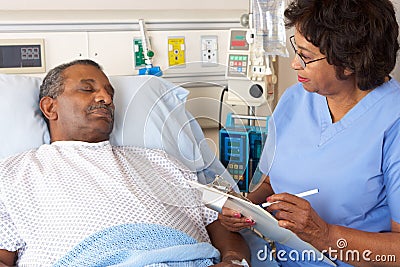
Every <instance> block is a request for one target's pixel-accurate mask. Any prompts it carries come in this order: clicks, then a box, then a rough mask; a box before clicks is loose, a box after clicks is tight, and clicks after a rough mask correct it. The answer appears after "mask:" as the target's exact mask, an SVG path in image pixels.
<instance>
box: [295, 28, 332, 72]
mask: <svg viewBox="0 0 400 267" xmlns="http://www.w3.org/2000/svg"><path fill="white" fill-rule="evenodd" d="M293 39H294V35H292V36H290V37H289V41H290V44H291V45H292V48H293V50H294V53H295V54H296V56H297V57H298V59H299V62H300V66H301V67H302V68H303V69H305V68H306V66H307V65H308V64H310V63H314V62H317V61H320V60H323V59H326V57H322V58H318V59H314V60H310V61H308V62H306V61H305V60H304V58H303V57H302V56H301V55H300V54H299V52H298V50H297V49H296V46H295V45H294V43H293Z"/></svg>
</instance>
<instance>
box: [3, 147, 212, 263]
mask: <svg viewBox="0 0 400 267" xmlns="http://www.w3.org/2000/svg"><path fill="white" fill-rule="evenodd" d="M187 179H191V180H195V179H196V176H194V175H193V174H191V173H190V172H189V171H188V170H187V169H186V168H185V167H184V166H183V165H182V164H180V163H179V162H177V161H176V160H174V159H171V158H170V157H169V156H168V155H167V154H166V153H165V152H163V151H161V150H150V149H144V148H137V147H128V148H127V147H113V146H111V145H110V144H109V142H101V143H85V142H77V141H59V142H54V143H53V144H51V145H43V146H41V147H40V148H38V149H37V150H32V151H28V152H25V153H22V154H20V155H17V156H14V157H10V158H8V159H6V160H3V161H2V162H0V248H1V249H7V250H10V251H15V250H19V259H18V265H20V266H50V265H52V264H53V263H54V262H55V261H57V260H58V259H59V258H61V257H62V256H63V255H64V254H66V253H67V252H68V251H70V250H71V249H72V248H73V247H74V246H75V245H77V244H78V243H79V242H81V241H82V240H83V239H85V238H86V237H88V236H89V235H91V234H93V233H95V232H98V231H100V230H102V229H105V228H107V227H111V226H115V225H120V224H126V223H140V222H145V223H154V224H159V225H164V226H169V227H172V228H175V229H178V230H181V231H183V232H185V233H187V234H188V235H190V236H192V237H193V238H195V239H196V240H198V241H199V242H210V240H209V237H208V234H207V231H206V229H205V226H206V225H207V224H209V223H211V222H212V221H214V220H215V219H216V218H217V214H216V213H215V212H214V211H212V210H210V209H208V208H206V207H204V206H203V205H202V204H201V196H200V195H199V194H198V192H196V191H195V190H194V189H190V188H189V186H188V185H187V184H186V180H187Z"/></svg>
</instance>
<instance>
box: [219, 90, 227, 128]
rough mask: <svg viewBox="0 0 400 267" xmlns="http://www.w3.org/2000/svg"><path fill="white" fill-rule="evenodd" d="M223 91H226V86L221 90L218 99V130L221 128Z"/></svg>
mask: <svg viewBox="0 0 400 267" xmlns="http://www.w3.org/2000/svg"><path fill="white" fill-rule="evenodd" d="M225 92H228V86H225V87H224V89H223V90H222V92H221V97H220V99H219V114H218V130H221V129H222V123H221V117H222V103H223V102H224V95H225Z"/></svg>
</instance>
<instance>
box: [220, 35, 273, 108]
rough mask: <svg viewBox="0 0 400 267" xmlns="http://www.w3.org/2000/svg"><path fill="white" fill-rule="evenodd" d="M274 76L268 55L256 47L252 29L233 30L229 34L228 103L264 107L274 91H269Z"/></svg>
mask: <svg viewBox="0 0 400 267" xmlns="http://www.w3.org/2000/svg"><path fill="white" fill-rule="evenodd" d="M271 75H272V69H271V65H270V60H269V57H268V56H265V55H264V50H262V49H258V48H256V46H255V44H254V35H253V33H252V31H251V30H249V29H231V30H230V37H229V47H228V57H227V70H226V79H227V80H228V97H227V101H226V102H227V103H228V104H231V105H247V106H261V105H263V104H265V103H266V102H267V99H268V98H273V95H271V94H272V93H273V91H272V92H270V91H268V88H267V87H268V83H267V77H268V76H270V77H271Z"/></svg>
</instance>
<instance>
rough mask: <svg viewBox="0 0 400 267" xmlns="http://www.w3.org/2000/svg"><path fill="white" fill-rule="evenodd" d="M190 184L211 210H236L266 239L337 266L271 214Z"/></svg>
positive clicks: (206, 187)
mask: <svg viewBox="0 0 400 267" xmlns="http://www.w3.org/2000/svg"><path fill="white" fill-rule="evenodd" d="M189 182H190V184H192V186H194V187H197V188H199V189H200V190H201V191H202V193H203V197H202V201H203V203H204V204H205V205H206V206H207V207H209V208H210V209H213V210H215V211H218V212H221V210H222V207H223V206H224V207H227V208H230V209H234V210H236V211H238V212H240V213H241V214H243V215H244V216H246V217H248V218H251V219H253V220H254V221H255V222H256V224H255V225H254V226H253V227H254V228H255V229H256V230H258V231H259V232H260V233H261V234H263V235H264V236H265V237H267V238H269V239H271V240H274V241H276V242H278V243H280V244H283V245H286V246H288V247H290V248H292V249H295V250H298V251H305V250H306V251H313V252H314V253H315V255H316V258H317V259H321V260H322V261H324V262H325V263H327V264H329V265H331V266H336V264H335V263H334V262H332V261H331V260H330V259H329V258H328V257H326V256H325V255H324V254H322V253H321V252H320V251H319V250H317V249H316V248H315V247H314V246H312V245H311V244H309V243H307V242H305V241H303V240H301V239H300V238H299V237H298V236H297V235H296V234H295V233H293V232H292V231H290V230H288V229H285V228H282V227H280V226H279V225H278V221H277V220H276V219H275V217H273V216H272V215H271V214H270V213H269V212H267V211H266V210H264V209H263V208H261V207H260V206H258V205H255V204H253V203H251V202H248V201H246V200H243V199H240V198H238V197H235V196H232V195H230V194H227V193H224V192H222V191H220V190H218V189H215V188H213V187H210V186H207V185H202V184H199V183H197V182H193V181H189Z"/></svg>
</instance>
